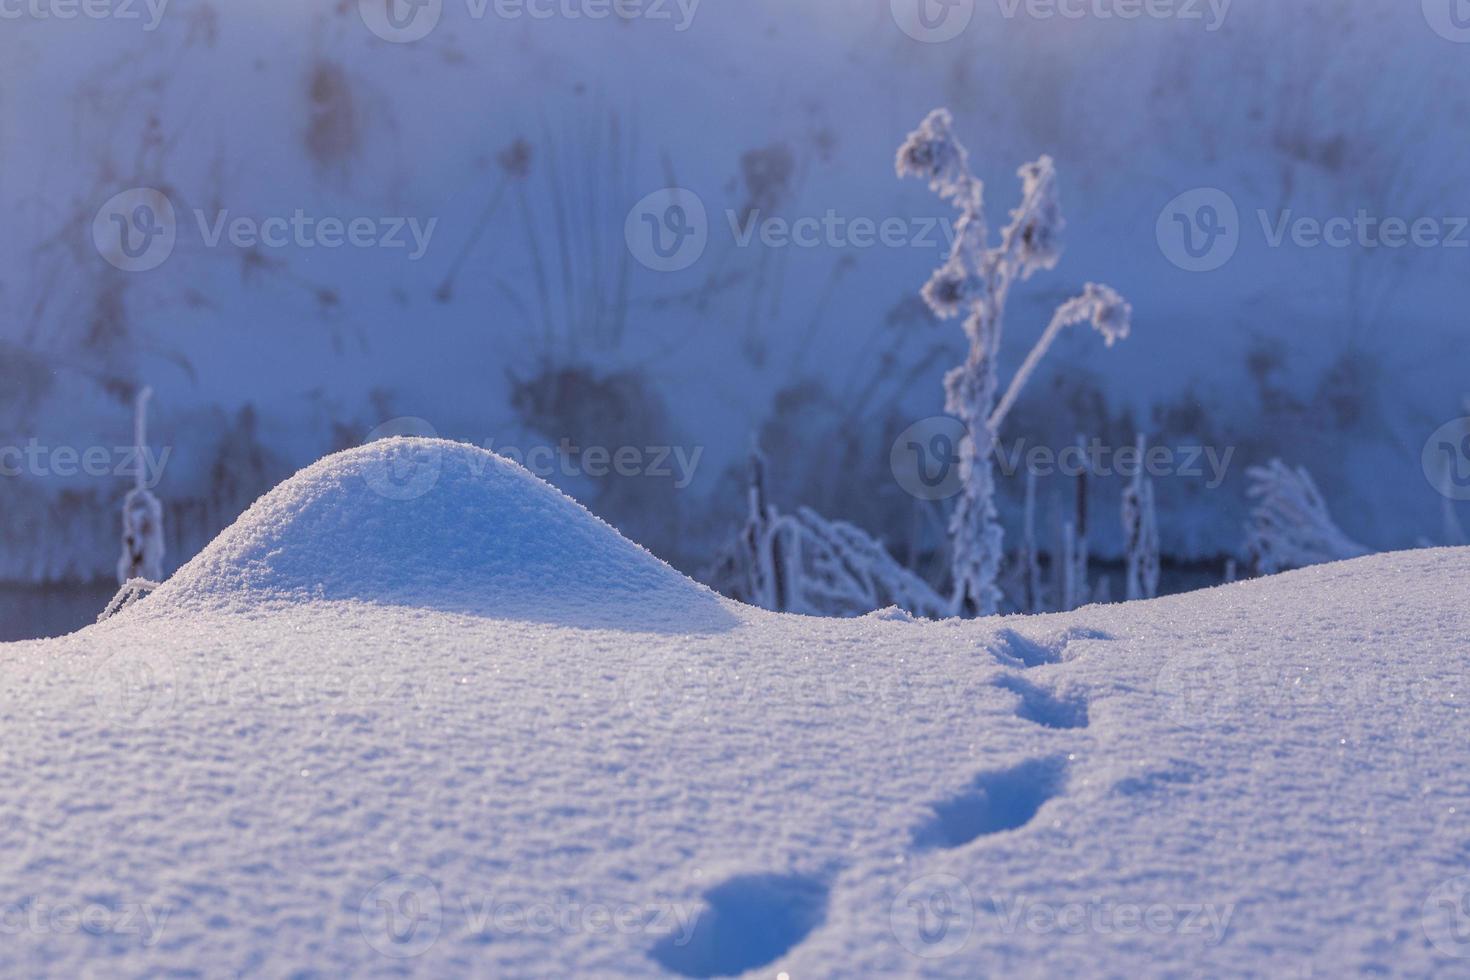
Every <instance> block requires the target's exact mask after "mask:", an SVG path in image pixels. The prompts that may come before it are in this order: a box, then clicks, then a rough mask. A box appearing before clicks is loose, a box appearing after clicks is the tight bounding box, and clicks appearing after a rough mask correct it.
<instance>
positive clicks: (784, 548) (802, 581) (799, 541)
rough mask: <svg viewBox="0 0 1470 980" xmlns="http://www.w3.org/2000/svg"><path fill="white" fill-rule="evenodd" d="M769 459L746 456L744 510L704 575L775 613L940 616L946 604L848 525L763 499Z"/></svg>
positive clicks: (733, 594) (875, 543) (730, 592)
mask: <svg viewBox="0 0 1470 980" xmlns="http://www.w3.org/2000/svg"><path fill="white" fill-rule="evenodd" d="M765 484H766V464H765V458H764V457H763V456H762V455H761V454H760V452H759V451H755V452H753V453H752V454H751V460H750V487H749V507H750V510H749V515H748V517H747V519H746V523H745V526H744V527H743V528H742V529H741V532H740V534H739V536H738V537H737V538H736V540H735V542H734V544H733V546H732V547H731V548H729V549H728V550H727V552H726V553H725V555H724V556H723V557H722V559H721V560H720V561H719V562H718V563H717V564H716V566H715V568H714V569H713V571H712V572H711V573H710V574H709V576H708V578H709V580H710V584H711V585H713V586H714V587H715V588H716V589H718V590H720V591H721V592H724V593H725V594H726V595H729V596H731V597H733V598H736V599H740V600H741V601H743V602H748V603H750V604H751V605H755V606H760V607H761V608H763V609H770V610H772V611H774V612H794V613H802V614H805V615H809V616H861V615H863V614H865V613H869V612H873V611H875V610H878V609H886V608H889V607H891V606H898V607H900V608H902V609H904V610H906V611H907V612H909V613H912V614H913V615H916V616H924V617H927V618H930V619H940V618H943V617H944V616H945V615H946V612H947V610H948V603H946V602H945V601H944V600H942V599H941V598H940V597H939V595H938V594H937V593H936V592H935V591H934V590H933V589H932V588H930V587H929V585H928V583H926V582H925V581H924V580H923V579H921V578H919V576H917V575H915V574H914V573H913V572H911V571H909V570H908V569H906V568H904V567H903V566H902V565H900V564H899V563H898V562H896V561H895V560H894V559H893V557H892V556H891V555H889V553H888V550H887V549H886V548H884V547H883V545H882V543H881V542H879V541H877V540H876V539H874V538H873V537H871V536H870V535H868V534H867V533H865V532H864V531H862V530H861V529H859V528H857V527H854V526H853V525H851V524H846V523H844V522H842V521H829V520H827V519H826V518H823V517H821V516H820V515H818V514H817V513H816V512H815V511H812V510H810V509H808V508H806V507H802V508H800V509H798V510H797V512H796V513H795V514H782V513H780V512H779V511H777V510H776V508H775V507H774V506H773V505H771V504H770V503H769V501H768V500H767V498H766V489H765Z"/></svg>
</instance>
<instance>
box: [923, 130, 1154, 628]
mask: <svg viewBox="0 0 1470 980" xmlns="http://www.w3.org/2000/svg"><path fill="white" fill-rule="evenodd" d="M953 125H954V119H953V117H951V115H950V114H949V112H948V111H947V110H945V109H936V110H934V111H933V112H931V113H929V115H928V116H927V117H926V118H925V119H924V121H923V122H922V123H920V124H919V128H918V129H916V130H914V131H913V132H912V133H910V134H909V137H908V139H906V140H905V141H904V143H903V145H902V146H900V147H899V150H898V163H897V171H898V175H899V176H900V177H918V178H919V179H921V180H924V181H927V182H928V184H929V187H930V189H931V190H933V191H934V192H935V193H936V194H938V195H939V196H940V197H941V198H943V199H944V200H945V201H948V202H949V203H950V204H952V205H954V207H955V208H957V209H958V210H959V212H960V216H959V220H958V221H957V222H956V224H955V241H954V246H953V248H952V249H951V251H950V254H949V257H948V258H947V259H946V260H945V262H944V264H943V265H942V266H940V267H939V269H938V270H936V271H935V273H934V274H933V276H931V277H930V279H929V282H928V283H927V284H926V285H925V286H924V288H923V297H924V301H925V302H926V303H928V304H929V308H930V309H932V310H933V311H934V314H935V315H936V316H938V317H940V318H941V319H949V318H951V317H956V316H960V315H961V314H964V316H965V319H964V330H965V336H966V338H968V340H969V342H970V350H969V355H968V356H967V357H966V358H965V362H964V363H963V364H962V365H960V366H959V367H957V368H954V369H953V370H952V371H950V372H949V373H948V374H947V375H946V376H945V379H944V388H945V410H946V411H947V412H949V413H950V414H951V415H953V416H955V417H956V418H958V419H960V420H961V421H962V422H964V423H965V426H966V428H967V429H968V430H969V433H970V437H969V438H968V439H966V440H965V442H964V443H963V444H962V445H961V448H960V461H959V462H960V477H961V481H962V492H961V494H960V496H959V499H958V501H957V502H956V505H955V510H954V514H953V516H952V518H951V522H950V537H951V539H952V541H953V547H952V549H951V554H952V559H951V560H952V567H951V573H952V576H953V579H954V596H953V598H952V601H951V607H952V609H953V611H954V612H956V613H959V614H963V615H982V616H988V615H991V614H993V613H994V612H996V610H997V608H998V607H999V605H1000V598H1001V596H1000V589H999V587H998V586H997V584H996V581H997V578H998V575H999V572H1000V563H1001V555H1002V549H1003V548H1004V539H1003V535H1002V532H1001V528H1000V523H999V521H998V520H997V516H996V510H995V476H994V472H993V465H994V463H993V454H994V449H995V445H996V440H997V439H998V438H999V432H1000V427H1001V425H1002V424H1003V423H1004V422H1005V419H1006V415H1007V414H1008V413H1009V412H1010V409H1011V407H1012V406H1013V405H1014V404H1015V402H1016V399H1017V398H1018V397H1020V393H1021V389H1022V388H1023V387H1024V386H1025V384H1026V382H1027V380H1029V379H1030V377H1031V375H1032V373H1033V372H1034V371H1035V369H1036V366H1037V364H1039V363H1040V361H1041V358H1042V357H1043V356H1044V355H1045V354H1046V352H1047V350H1048V349H1049V348H1050V347H1051V344H1052V341H1053V340H1055V339H1056V337H1057V335H1058V334H1059V333H1061V331H1062V330H1064V329H1066V328H1067V327H1069V326H1072V325H1074V324H1078V323H1083V322H1088V321H1090V322H1091V323H1092V325H1093V327H1094V328H1096V329H1097V331H1098V332H1099V333H1100V334H1102V336H1103V339H1104V340H1105V341H1106V342H1107V344H1108V346H1110V347H1111V346H1112V345H1113V344H1114V343H1116V342H1117V341H1119V340H1122V339H1123V338H1125V337H1127V336H1128V332H1129V329H1130V326H1131V322H1132V312H1133V311H1132V309H1131V308H1130V307H1129V305H1128V304H1127V303H1126V302H1125V301H1124V300H1123V298H1122V297H1121V296H1119V295H1118V294H1117V293H1116V292H1114V291H1113V290H1112V289H1109V288H1108V287H1107V286H1098V285H1094V284H1088V286H1087V287H1086V288H1085V289H1084V290H1083V292H1082V295H1080V296H1078V297H1076V298H1074V299H1071V300H1068V301H1067V302H1065V303H1063V304H1062V305H1061V307H1059V308H1058V309H1057V311H1056V314H1055V315H1054V316H1053V317H1052V320H1051V323H1050V325H1048V327H1047V328H1046V330H1045V331H1043V333H1042V335H1041V339H1040V340H1038V341H1037V343H1036V346H1035V348H1033V349H1032V351H1031V353H1030V354H1029V355H1028V356H1027V358H1026V360H1025V362H1024V363H1023V364H1022V365H1021V368H1020V370H1019V371H1017V372H1016V375H1015V377H1014V378H1013V379H1012V381H1011V384H1010V386H1009V387H1008V388H1007V389H1006V391H1005V394H1004V396H1001V394H1000V391H1001V389H1000V381H999V378H998V376H997V366H996V358H997V357H998V355H999V351H1000V338H1001V330H1002V327H1003V324H1004V319H1005V307H1006V299H1007V297H1008V295H1009V293H1010V287H1011V284H1012V283H1014V282H1016V281H1017V280H1021V281H1024V280H1026V279H1029V278H1030V277H1031V276H1032V275H1033V274H1034V273H1036V272H1038V271H1040V270H1043V269H1051V268H1053V267H1055V266H1056V264H1057V261H1058V260H1059V259H1060V258H1061V252H1062V244H1061V237H1062V230H1063V228H1064V226H1065V223H1064V221H1063V220H1062V209H1061V205H1060V203H1059V201H1058V198H1057V185H1056V167H1055V165H1054V164H1053V163H1052V160H1051V158H1050V157H1046V156H1043V157H1042V158H1041V159H1039V160H1037V161H1036V162H1035V163H1029V164H1027V165H1026V166H1024V167H1022V168H1021V169H1020V171H1019V175H1020V178H1021V203H1020V205H1019V206H1018V207H1017V208H1016V209H1015V210H1013V211H1012V212H1011V221H1010V224H1008V225H1007V226H1006V227H1005V228H1004V229H1003V230H1002V232H1001V235H1000V244H998V245H995V246H992V245H991V244H990V233H989V230H988V228H987V226H986V222H985V204H984V188H983V185H982V183H981V182H980V180H978V179H977V178H976V177H975V176H974V174H972V173H971V172H970V163H969V154H968V153H967V152H966V150H965V148H964V147H963V146H962V145H961V144H960V143H959V141H958V140H956V139H955V137H954V134H953V132H952V127H953Z"/></svg>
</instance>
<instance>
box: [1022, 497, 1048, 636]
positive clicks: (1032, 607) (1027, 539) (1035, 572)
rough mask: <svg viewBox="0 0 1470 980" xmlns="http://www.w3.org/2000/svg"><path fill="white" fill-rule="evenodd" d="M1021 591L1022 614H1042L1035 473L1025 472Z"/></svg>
mask: <svg viewBox="0 0 1470 980" xmlns="http://www.w3.org/2000/svg"><path fill="white" fill-rule="evenodd" d="M1019 564H1020V566H1021V589H1022V602H1021V609H1022V611H1023V612H1028V613H1033V614H1035V613H1039V612H1043V611H1044V608H1043V596H1042V592H1041V561H1040V556H1039V553H1038V550H1037V547H1036V471H1035V470H1033V469H1028V470H1027V471H1026V504H1025V509H1024V511H1023V512H1022V515H1021V554H1020V562H1019Z"/></svg>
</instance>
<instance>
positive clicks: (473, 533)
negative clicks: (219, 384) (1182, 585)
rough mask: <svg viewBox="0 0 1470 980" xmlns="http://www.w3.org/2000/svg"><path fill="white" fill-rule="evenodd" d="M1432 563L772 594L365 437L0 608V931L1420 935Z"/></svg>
mask: <svg viewBox="0 0 1470 980" xmlns="http://www.w3.org/2000/svg"><path fill="white" fill-rule="evenodd" d="M406 459H412V460H413V464H412V465H407V464H406V463H405V460H406ZM435 461H437V466H435V465H433V464H434V462H435ZM425 467H427V468H425ZM385 473H386V474H392V475H393V477H392V478H391V479H389V480H388V481H387V482H385V481H384V479H383V474H385ZM428 473H432V474H433V478H432V479H430V478H429V477H427V476H425V475H424V474H428ZM396 498H402V499H396ZM1467 560H1470V552H1467V551H1465V550H1463V549H1462V550H1433V551H1421V552H1414V553H1402V554H1387V555H1378V556H1374V557H1370V558H1365V559H1360V560H1356V561H1352V562H1347V563H1342V564H1334V565H1328V566H1322V567H1318V568H1313V569H1308V570H1306V571H1302V572H1297V573H1292V574H1288V575H1282V576H1278V577H1274V578H1271V579H1265V580H1257V581H1253V582H1249V583H1244V584H1240V585H1234V586H1229V587H1225V588H1219V589H1214V590H1210V591H1208V592H1202V593H1196V594H1193V595H1187V596H1177V597H1171V598H1166V599H1161V600H1156V601H1151V602H1146V603H1132V604H1128V605H1122V606H1112V607H1105V608H1102V607H1089V608H1086V609H1082V610H1079V611H1077V612H1073V613H1068V614H1062V615H1054V616H1044V617H1028V618H1008V619H992V620H983V621H968V622H964V621H949V622H943V623H933V622H922V621H912V620H909V619H907V618H906V617H903V616H894V615H885V614H874V615H870V616H867V617H863V618H861V619H856V620H822V619H814V618H805V617H798V616H782V615H776V614H772V613H767V612H763V611H760V610H756V609H752V608H748V607H743V606H740V605H738V604H736V603H733V602H730V601H728V600H724V599H721V598H718V597H716V596H715V595H714V594H713V593H711V592H709V591H707V590H705V589H704V588H703V587H701V586H699V585H696V584H694V583H692V582H690V581H688V580H686V579H684V578H682V577H681V576H679V575H677V574H676V573H674V572H672V571H671V570H670V569H668V568H667V567H666V566H664V565H662V564H661V563H659V562H658V561H657V560H656V559H654V558H652V557H651V556H649V555H648V554H647V553H646V552H643V551H642V550H641V549H639V548H638V547H637V546H635V545H633V544H631V543H629V542H628V541H626V540H624V539H623V538H622V537H620V536H619V535H618V534H617V533H616V532H615V531H614V530H612V529H611V528H609V527H608V526H606V525H604V524H602V523H600V522H599V521H598V520H597V519H596V518H594V517H592V516H591V515H590V514H588V513H587V512H586V511H584V510H582V509H581V508H580V507H579V506H578V505H576V504H575V503H573V502H572V501H570V500H569V499H567V498H565V497H563V496H561V495H560V494H559V493H558V492H557V491H555V490H554V489H552V488H550V487H548V486H546V485H544V484H542V483H540V482H539V481H537V480H536V479H535V478H533V477H531V476H530V475H529V474H527V473H525V472H523V471H521V470H519V469H518V468H516V467H515V466H513V465H511V464H507V463H504V462H502V461H500V460H498V459H495V458H493V457H491V456H489V455H488V454H485V453H483V452H481V451H479V450H475V449H470V448H468V447H462V446H456V445H453V444H449V443H438V442H403V441H390V442H380V443H375V444H373V445H371V446H369V447H366V448H363V449H359V450H354V451H351V452H348V453H344V454H339V455H337V456H333V457H329V458H328V459H326V460H324V461H322V462H321V463H319V464H317V465H315V466H313V467H311V468H309V469H307V470H305V471H303V472H302V473H300V474H298V475H297V476H296V477H294V478H292V479H291V480H290V481H288V482H287V483H286V484H284V485H282V486H281V487H279V488H278V489H277V490H275V491H274V492H272V493H271V494H269V495H268V496H267V497H265V498H264V499H262V500H261V501H259V502H258V503H257V504H256V505H255V506H254V507H253V508H252V509H251V510H250V511H249V512H248V513H246V514H245V515H244V516H243V517H242V518H241V519H240V521H239V522H238V523H237V524H236V525H235V526H234V527H232V528H230V529H229V530H227V531H226V532H225V533H224V534H223V535H222V536H221V537H220V538H219V539H218V540H216V541H215V542H214V544H212V545H211V546H210V547H209V548H208V549H206V551H205V552H203V553H202V554H201V555H200V556H198V557H197V558H196V559H195V560H194V561H192V562H191V563H190V564H189V565H187V566H186V567H184V568H183V569H181V570H180V571H179V572H178V573H177V574H176V575H175V577H174V578H173V579H172V580H171V581H170V582H168V583H167V584H166V585H165V587H164V588H163V589H161V590H159V591H158V592H156V593H154V594H153V595H151V596H150V597H148V598H146V599H144V600H143V601H141V602H139V603H138V604H136V605H134V606H132V607H130V608H129V609H127V610H126V611H124V612H123V613H121V614H120V615H118V616H117V617H115V618H113V619H111V620H108V621H106V622H104V623H102V624H99V625H97V626H94V627H89V628H88V629H85V630H82V631H81V632H79V633H77V634H74V635H73V636H70V637H66V638H62V639H57V640H49V641H35V642H25V643H16V644H6V645H4V646H0V691H3V692H4V693H3V696H0V755H3V759H4V764H3V765H0V780H3V783H0V930H3V931H4V932H5V934H6V935H5V939H4V941H3V942H0V972H3V973H4V974H6V975H13V974H39V973H46V974H54V975H58V976H87V975H118V974H137V973H143V972H148V973H158V974H174V973H177V974H181V975H206V974H208V975H214V974H234V973H238V972H250V973H257V974H264V975H286V974H292V975H342V974H346V973H349V972H351V973H368V974H398V973H410V972H411V973H416V974H423V975H426V976H448V975H455V974H459V973H468V974H474V975H483V976H525V975H548V976H621V975H633V976H648V975H659V974H661V973H674V974H676V975H680V974H682V975H692V976H709V975H726V974H736V973H741V972H743V971H747V970H749V971H751V975H753V976H776V975H778V973H779V972H785V973H786V974H788V975H789V976H791V977H797V978H802V977H814V976H838V975H843V976H878V975H896V976H905V975H924V976H954V977H967V978H968V977H975V976H978V975H995V976H1009V975H1017V974H1020V975H1035V976H1055V975H1065V974H1067V973H1069V972H1074V973H1078V974H1081V975H1099V974H1108V975H1128V976H1140V975H1146V976H1157V975H1186V974H1206V975H1212V976H1228V975H1242V974H1247V973H1251V974H1258V973H1270V974H1272V975H1283V974H1294V973H1300V974H1308V973H1320V974H1322V975H1334V974H1337V973H1338V972H1339V971H1346V970H1354V971H1375V972H1385V973H1399V974H1405V975H1427V974H1430V973H1437V974H1440V975H1454V974H1459V975H1464V974H1465V973H1466V972H1470V959H1467V958H1465V957H1466V956H1467V955H1470V944H1467V943H1465V942H1463V941H1461V939H1462V938H1463V931H1460V932H1456V931H1455V928H1454V927H1455V926H1456V925H1458V924H1459V921H1460V920H1458V919H1456V918H1455V915H1456V914H1457V912H1458V911H1459V909H1460V906H1458V905H1456V903H1457V902H1461V901H1462V900H1463V898H1464V896H1465V894H1466V892H1467V890H1470V887H1467V882H1466V881H1465V880H1461V879H1460V877H1459V876H1461V875H1464V874H1466V872H1467V871H1470V831H1467V829H1466V827H1465V814H1466V813H1467V808H1470V766H1467V761H1470V748H1467V747H1470V738H1467V735H1470V731H1467V728H1470V726H1467V722H1466V716H1465V712H1464V711H1463V709H1462V707H1461V702H1463V701H1464V700H1465V699H1466V693H1465V690H1464V686H1463V684H1462V679H1463V677H1464V669H1463V659H1462V652H1463V638H1464V637H1465V636H1466V635H1467V632H1470V576H1467V575H1466V567H1467ZM68 909H69V910H71V912H69V913H67V912H58V911H57V910H68ZM38 910H40V911H38ZM594 910H596V911H594Z"/></svg>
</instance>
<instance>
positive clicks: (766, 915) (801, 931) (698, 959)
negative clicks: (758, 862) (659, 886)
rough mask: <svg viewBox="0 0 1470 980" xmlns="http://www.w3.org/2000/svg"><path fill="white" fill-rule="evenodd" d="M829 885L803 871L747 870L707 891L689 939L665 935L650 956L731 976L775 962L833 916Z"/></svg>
mask: <svg viewBox="0 0 1470 980" xmlns="http://www.w3.org/2000/svg"><path fill="white" fill-rule="evenodd" d="M828 891H829V889H828V886H827V884H826V883H825V882H824V881H821V880H820V879H817V878H810V877H805V876H802V875H775V874H767V875H742V876H740V877H738V878H731V879H730V880H728V881H726V882H723V883H722V884H719V885H716V886H715V887H713V888H711V889H710V890H709V891H707V892H705V893H704V900H705V903H706V904H707V905H708V906H709V907H708V908H707V909H705V910H704V912H703V913H702V914H701V915H700V916H699V917H698V919H697V920H696V925H695V927H694V934H693V935H692V936H690V937H689V938H688V942H687V943H681V939H682V937H681V936H679V935H672V934H671V935H669V936H666V937H664V938H663V939H662V940H661V941H660V942H659V943H658V944H657V945H656V946H654V947H653V949H652V950H650V951H649V956H650V957H652V958H653V960H654V962H656V963H658V965H659V966H662V967H663V968H664V969H666V970H669V971H670V972H673V973H677V974H679V975H680V976H685V977H731V976H735V975H737V974H741V973H744V972H746V971H747V970H754V969H756V968H757V967H762V966H765V965H766V964H767V963H772V962H775V961H776V960H777V959H779V958H780V957H781V956H783V955H785V954H786V953H787V952H788V951H789V950H791V948H792V947H794V946H795V945H796V944H797V943H799V942H801V941H802V940H803V939H805V938H806V937H807V936H808V935H809V934H810V933H811V931H812V930H813V929H815V928H816V927H817V926H819V925H821V924H822V921H823V920H824V919H825V918H826V915H827V894H828Z"/></svg>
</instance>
